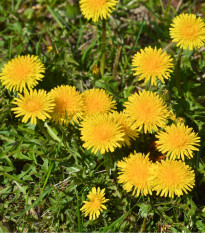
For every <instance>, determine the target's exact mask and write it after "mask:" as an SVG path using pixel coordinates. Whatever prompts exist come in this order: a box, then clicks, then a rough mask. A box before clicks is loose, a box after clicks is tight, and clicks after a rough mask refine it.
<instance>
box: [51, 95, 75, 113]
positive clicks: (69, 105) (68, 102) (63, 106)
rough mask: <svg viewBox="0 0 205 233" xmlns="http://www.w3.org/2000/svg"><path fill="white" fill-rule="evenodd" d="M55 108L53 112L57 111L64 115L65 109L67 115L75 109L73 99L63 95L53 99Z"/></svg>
mask: <svg viewBox="0 0 205 233" xmlns="http://www.w3.org/2000/svg"><path fill="white" fill-rule="evenodd" d="M55 104H56V105H55V110H54V112H57V113H59V114H61V115H65V111H66V114H67V115H69V116H70V115H72V114H73V113H74V111H75V106H74V100H73V99H71V98H69V99H68V98H66V97H64V96H61V97H60V98H56V99H55Z"/></svg>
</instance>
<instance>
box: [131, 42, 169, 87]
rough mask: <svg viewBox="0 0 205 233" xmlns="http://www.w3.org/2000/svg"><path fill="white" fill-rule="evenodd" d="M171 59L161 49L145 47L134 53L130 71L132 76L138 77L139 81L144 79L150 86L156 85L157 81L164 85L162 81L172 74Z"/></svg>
mask: <svg viewBox="0 0 205 233" xmlns="http://www.w3.org/2000/svg"><path fill="white" fill-rule="evenodd" d="M172 60H173V59H172V58H171V56H170V55H168V54H167V53H166V52H162V49H158V50H157V48H156V47H155V48H154V49H153V48H151V47H150V46H149V47H146V48H145V49H144V50H143V49H141V50H140V52H138V53H136V54H135V55H134V57H133V60H132V67H134V68H133V69H132V70H133V71H134V72H135V73H134V75H137V76H139V80H142V79H144V80H145V82H148V81H151V85H155V86H156V85H157V79H160V80H161V81H162V82H163V83H164V79H169V78H170V73H171V72H173V70H172V67H173V63H172Z"/></svg>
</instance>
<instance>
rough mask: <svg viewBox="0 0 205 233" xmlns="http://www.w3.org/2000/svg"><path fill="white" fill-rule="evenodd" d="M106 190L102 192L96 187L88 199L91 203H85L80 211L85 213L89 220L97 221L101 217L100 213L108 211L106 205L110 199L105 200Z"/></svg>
mask: <svg viewBox="0 0 205 233" xmlns="http://www.w3.org/2000/svg"><path fill="white" fill-rule="evenodd" d="M104 196H105V189H102V190H100V188H99V187H98V188H97V189H96V188H95V187H94V188H92V190H91V191H90V192H89V194H88V196H87V198H88V199H89V201H83V203H85V204H84V205H83V207H82V208H81V209H80V210H81V211H82V212H84V213H85V217H86V216H88V215H89V220H92V219H93V220H95V219H96V218H98V217H99V216H100V212H102V211H103V210H106V209H107V207H106V206H105V205H104V203H106V202H107V201H108V200H109V199H105V197H104Z"/></svg>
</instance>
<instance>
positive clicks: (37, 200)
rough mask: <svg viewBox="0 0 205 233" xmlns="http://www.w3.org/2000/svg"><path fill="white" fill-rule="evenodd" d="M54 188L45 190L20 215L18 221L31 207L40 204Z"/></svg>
mask: <svg viewBox="0 0 205 233" xmlns="http://www.w3.org/2000/svg"><path fill="white" fill-rule="evenodd" d="M51 190H52V188H48V189H47V190H45V191H44V192H43V193H42V194H41V195H40V196H39V197H38V198H37V199H36V200H35V201H34V203H33V204H32V205H30V206H28V207H27V208H26V209H25V210H24V211H23V212H22V213H21V214H20V216H19V218H18V220H17V222H18V221H19V220H20V219H21V218H22V217H23V215H24V214H26V212H27V211H29V210H30V209H31V208H33V207H35V206H37V205H38V203H39V202H40V201H41V200H42V199H43V198H44V197H45V196H46V195H47V194H49V193H50V192H51Z"/></svg>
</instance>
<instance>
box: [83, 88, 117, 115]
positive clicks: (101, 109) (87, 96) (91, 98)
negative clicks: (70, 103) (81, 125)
mask: <svg viewBox="0 0 205 233" xmlns="http://www.w3.org/2000/svg"><path fill="white" fill-rule="evenodd" d="M82 97H83V102H84V107H85V109H84V110H85V115H86V116H90V115H93V114H96V113H108V112H110V111H112V110H113V109H115V108H116V101H115V100H113V98H112V97H111V96H109V95H108V94H107V93H106V92H105V91H104V90H103V89H90V90H88V91H84V92H83V93H82Z"/></svg>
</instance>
